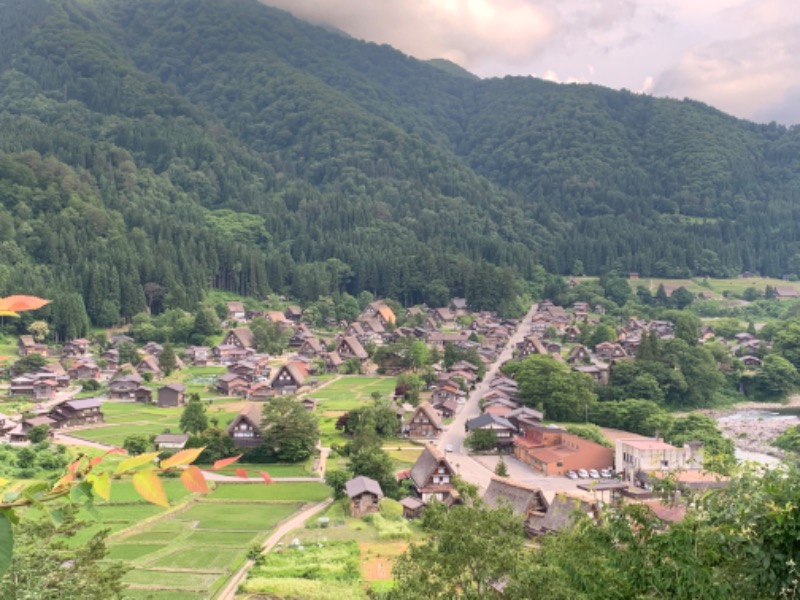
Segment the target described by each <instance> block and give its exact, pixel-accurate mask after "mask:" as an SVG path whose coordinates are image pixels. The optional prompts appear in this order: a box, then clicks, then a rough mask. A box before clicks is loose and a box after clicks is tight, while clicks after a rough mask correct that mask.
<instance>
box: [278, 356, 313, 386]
mask: <svg viewBox="0 0 800 600" xmlns="http://www.w3.org/2000/svg"><path fill="white" fill-rule="evenodd" d="M307 375H308V365H306V363H304V362H299V361H298V362H293V363H288V364H285V365H283V366H282V367H281V368H280V369H278V372H277V373H275V377H274V378H273V379H272V389H273V390H275V391H276V392H277V393H279V394H293V393H295V392H296V391H297V390H299V389H300V388H301V387H303V383H305V380H306V376H307Z"/></svg>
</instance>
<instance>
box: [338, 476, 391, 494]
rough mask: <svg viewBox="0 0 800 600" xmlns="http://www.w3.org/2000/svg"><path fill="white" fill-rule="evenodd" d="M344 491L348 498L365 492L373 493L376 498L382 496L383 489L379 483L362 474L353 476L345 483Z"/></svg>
mask: <svg viewBox="0 0 800 600" xmlns="http://www.w3.org/2000/svg"><path fill="white" fill-rule="evenodd" d="M344 491H345V493H346V494H347V496H348V498H355V497H356V496H360V495H361V494H363V493H365V492H369V493H370V494H375V495H376V496H377V497H378V498H383V490H382V489H381V484H379V483H378V482H377V481H375V480H374V479H370V478H369V477H364V476H363V475H359V476H358V477H354V478H353V479H351V480H350V481H348V482H347V483H345V484H344Z"/></svg>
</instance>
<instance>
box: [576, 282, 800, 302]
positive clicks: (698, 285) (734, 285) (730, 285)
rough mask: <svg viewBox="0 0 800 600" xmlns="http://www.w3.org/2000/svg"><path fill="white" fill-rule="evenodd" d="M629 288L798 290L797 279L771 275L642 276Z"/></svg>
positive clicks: (719, 294)
mask: <svg viewBox="0 0 800 600" xmlns="http://www.w3.org/2000/svg"><path fill="white" fill-rule="evenodd" d="M579 279H580V280H591V279H595V278H593V277H585V278H579ZM628 283H629V284H630V286H631V288H633V289H636V287H638V286H640V285H641V286H644V287H646V288H647V289H649V290H650V291H651V292H652V293H655V292H656V290H658V286H659V285H661V284H663V285H664V287H665V288H672V289H677V288H679V287H685V288H686V289H687V290H688V291H690V292H692V293H693V294H699V293H700V292H711V294H712V296H713V298H715V299H722V298H723V292H728V293H730V294H741V293H742V292H744V290H746V289H747V288H756V289H757V290H759V291H760V292H763V291H764V288H765V287H766V286H768V285H769V286H772V287H776V286H783V287H791V288H794V289H796V290H797V291H799V292H800V282H799V281H794V282H793V281H784V280H783V279H775V278H771V277H733V278H730V279H713V278H708V279H705V278H702V277H695V278H692V279H664V278H661V277H642V278H641V279H637V280H629V281H628Z"/></svg>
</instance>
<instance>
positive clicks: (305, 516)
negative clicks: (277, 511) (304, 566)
mask: <svg viewBox="0 0 800 600" xmlns="http://www.w3.org/2000/svg"><path fill="white" fill-rule="evenodd" d="M332 503H333V499H332V498H328V499H327V500H323V501H322V502H320V503H318V504H314V505H313V506H310V507H308V508H307V509H305V510H304V511H302V512H299V513H297V514H296V515H295V516H293V517H292V518H291V519H289V520H288V521H284V522H283V523H282V524H281V525H279V526H278V528H277V529H276V530H275V531H274V532H273V533H272V535H271V536H269V537H268V538H267V541H266V542H264V543H263V544H262V545H261V551H262V552H269V551H270V550H272V548H273V547H274V546H275V544H277V543H278V542H279V541H281V538H282V537H283V536H285V535H286V534H287V533H289V532H290V531H293V530H295V529H299V528H300V527H302V526H303V525H304V524H305V522H306V521H308V520H309V519H310V518H311V517H313V516H314V515H316V514H317V513H320V512H322V511H323V510H325V509H326V508H328V507H329V506H330V505H331V504H332ZM253 564H255V563H254V562H253V561H252V560H248V561H247V562H246V563H244V566H243V567H242V568H241V569H239V571H238V572H237V573H236V574H235V575H234V576H233V577H231V578H230V580H229V581H228V584H227V585H226V586H225V587H224V588H223V589H222V591H221V592H219V594H217V596H216V600H233V599H234V597H235V596H236V590H237V589H238V588H239V585H240V584H241V583H242V582H243V581H244V580H245V578H246V577H247V573H248V571H249V570H250V569H251V568H252V567H253Z"/></svg>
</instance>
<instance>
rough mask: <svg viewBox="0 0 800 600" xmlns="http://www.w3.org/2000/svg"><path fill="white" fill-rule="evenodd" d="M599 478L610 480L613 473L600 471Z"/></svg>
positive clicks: (606, 470) (605, 470)
mask: <svg viewBox="0 0 800 600" xmlns="http://www.w3.org/2000/svg"><path fill="white" fill-rule="evenodd" d="M600 477H602V478H603V479H612V478H613V477H614V472H613V471H612V470H611V469H600Z"/></svg>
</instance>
